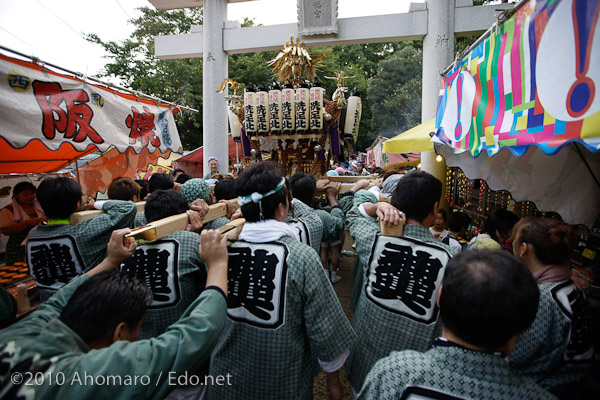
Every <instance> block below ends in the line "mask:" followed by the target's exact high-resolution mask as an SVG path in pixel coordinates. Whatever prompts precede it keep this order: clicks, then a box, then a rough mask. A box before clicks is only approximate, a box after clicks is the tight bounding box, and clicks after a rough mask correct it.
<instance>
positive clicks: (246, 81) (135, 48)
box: [87, 7, 422, 150]
mask: <svg viewBox="0 0 600 400" xmlns="http://www.w3.org/2000/svg"><path fill="white" fill-rule="evenodd" d="M140 11H141V13H142V15H141V16H140V17H139V18H136V19H132V20H131V21H130V23H131V24H133V26H134V27H135V29H134V32H133V33H132V35H131V37H129V38H127V39H125V40H123V41H120V42H113V41H106V42H105V41H103V40H102V39H101V38H100V37H98V36H97V35H96V34H93V33H92V34H89V35H87V38H88V40H89V41H91V42H93V43H96V44H98V45H100V46H102V47H103V48H104V49H105V50H106V51H107V53H108V56H107V58H108V62H107V63H106V65H105V70H104V71H103V73H102V74H101V77H102V76H105V77H106V76H110V77H116V78H118V79H119V80H120V81H121V82H123V85H125V86H127V87H129V88H131V89H133V90H136V91H139V92H142V93H145V94H149V95H152V96H155V97H159V98H162V99H164V100H167V101H170V102H173V103H177V104H180V105H185V106H188V107H191V108H195V109H196V110H199V112H197V113H194V112H189V111H183V112H181V113H179V114H178V115H177V116H176V117H175V121H176V123H177V128H178V130H179V135H180V137H181V141H182V144H183V147H184V149H186V150H192V149H194V148H196V147H198V146H201V145H202V60H201V59H199V58H190V59H174V60H159V59H158V58H157V57H156V56H155V55H154V37H155V36H158V35H172V34H185V33H189V32H190V28H191V26H192V25H199V24H202V19H203V14H202V8H200V7H198V8H189V9H184V10H171V11H158V10H154V9H151V8H149V7H142V8H140ZM253 25H254V22H253V21H252V20H248V19H245V20H244V22H243V23H242V26H243V27H247V26H253ZM285 39H287V38H282V39H281V40H282V45H283V43H284V41H285ZM406 48H410V49H411V50H412V51H413V53H407V51H410V50H406V51H405V49H406ZM421 48H422V44H421V42H396V43H368V44H353V45H346V46H330V47H321V48H312V49H309V50H310V52H311V54H318V53H322V52H326V51H327V52H329V53H330V56H329V57H327V58H326V59H325V65H324V67H323V68H322V70H320V71H318V73H317V75H318V77H319V80H320V82H321V84H322V85H323V87H324V88H325V89H326V96H327V98H331V95H332V94H333V92H334V91H335V89H336V82H335V80H330V79H325V76H330V77H332V76H334V75H335V73H336V72H337V71H345V72H346V73H347V75H348V76H350V77H352V78H350V79H348V80H347V82H346V86H348V87H349V88H350V89H351V90H352V89H354V88H356V89H357V90H358V92H359V93H360V95H361V98H362V102H363V114H362V119H361V124H360V128H359V138H358V143H357V146H356V148H358V149H364V148H365V147H367V146H368V145H370V144H371V142H372V141H373V139H374V138H375V137H376V136H377V134H378V133H380V132H382V131H386V130H392V129H401V128H400V127H402V126H406V124H408V123H410V121H413V120H415V115H417V117H416V118H417V119H418V115H420V104H421V101H420V96H421V91H420V59H419V61H415V60H412V61H411V60H409V59H410V57H409V55H413V56H414V55H415V54H419V55H420V51H419V49H421ZM415 49H416V50H415ZM276 54H277V52H274V51H271V52H262V53H247V54H235V55H231V56H230V57H229V60H228V63H229V78H231V79H233V80H235V81H238V82H240V83H241V84H242V88H244V87H247V86H248V87H256V86H263V87H268V86H270V85H271V84H272V82H273V73H272V71H271V70H270V68H269V67H267V66H266V63H267V61H269V60H270V59H272V58H273V57H275V56H276ZM400 54H403V56H402V57H403V58H402V60H403V61H402V62H405V65H404V64H402V65H404V67H403V66H402V65H401V64H398V62H399V61H398V60H396V59H397V58H398V56H399V55H400ZM385 60H388V61H385ZM391 60H396V61H391ZM382 62H391V64H382ZM382 65H385V67H382ZM394 66H396V67H394ZM382 68H383V69H382ZM390 68H391V69H392V70H394V71H395V69H394V68H396V69H397V68H400V69H402V68H407V70H406V71H396V72H397V73H392V74H389V73H388V72H387V71H388V70H389V69H390ZM417 69H418V71H417ZM417 75H418V77H417ZM383 76H385V82H383V81H382V79H384V78H383ZM373 82H374V83H373ZM396 114H397V115H396Z"/></svg>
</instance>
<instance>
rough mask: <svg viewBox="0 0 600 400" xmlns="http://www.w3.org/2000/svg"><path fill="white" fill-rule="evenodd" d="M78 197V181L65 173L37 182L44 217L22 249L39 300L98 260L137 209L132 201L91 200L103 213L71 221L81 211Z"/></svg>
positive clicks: (126, 225)
mask: <svg viewBox="0 0 600 400" xmlns="http://www.w3.org/2000/svg"><path fill="white" fill-rule="evenodd" d="M82 196H83V194H82V192H81V186H79V183H77V181H75V180H74V179H71V178H68V177H66V176H58V177H46V178H44V180H43V181H42V182H41V183H40V185H39V186H38V189H37V199H38V201H39V202H40V205H41V206H42V209H43V210H44V213H45V214H46V217H47V218H48V222H47V224H42V225H39V226H37V227H35V228H34V229H32V230H31V232H30V233H29V238H28V240H27V246H26V253H27V264H28V265H29V272H30V273H31V275H32V276H33V278H34V280H35V283H36V284H37V286H38V288H39V289H40V296H41V298H42V301H45V300H47V299H48V298H49V297H50V296H52V294H54V293H55V292H56V290H58V289H60V288H61V287H62V286H64V285H65V284H67V283H68V282H70V281H71V280H72V279H73V278H75V277H77V276H79V275H81V274H83V273H84V272H86V271H88V270H90V269H91V268H92V267H94V266H95V265H98V264H99V263H100V261H102V259H103V258H104V256H105V255H106V244H107V243H108V240H109V238H110V235H111V233H112V231H113V230H115V229H120V228H125V227H129V226H132V224H133V220H134V218H135V213H136V211H137V210H136V205H135V204H134V203H133V202H131V201H123V200H108V201H96V202H95V203H94V204H93V207H94V208H96V209H99V210H104V213H103V214H101V215H98V216H96V217H94V218H90V219H87V220H85V221H82V222H80V223H78V224H77V225H71V223H70V220H69V217H70V215H71V214H72V213H74V212H77V211H80V210H81V207H82V201H81V198H82Z"/></svg>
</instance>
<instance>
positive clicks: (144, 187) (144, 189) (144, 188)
mask: <svg viewBox="0 0 600 400" xmlns="http://www.w3.org/2000/svg"><path fill="white" fill-rule="evenodd" d="M135 183H137V184H138V185H140V201H142V200H144V199H145V198H146V196H147V195H148V181H147V180H146V179H136V180H135Z"/></svg>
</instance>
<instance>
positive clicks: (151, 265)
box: [121, 231, 207, 339]
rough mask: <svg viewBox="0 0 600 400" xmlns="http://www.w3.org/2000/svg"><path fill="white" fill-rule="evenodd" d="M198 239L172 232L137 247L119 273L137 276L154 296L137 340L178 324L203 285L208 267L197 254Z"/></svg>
mask: <svg viewBox="0 0 600 400" xmlns="http://www.w3.org/2000/svg"><path fill="white" fill-rule="evenodd" d="M199 245H200V235H198V234H197V233H193V232H188V231H177V232H173V233H171V234H170V235H168V236H166V237H165V238H163V239H161V240H158V241H156V242H152V243H148V244H144V245H142V246H138V248H137V249H136V250H135V254H134V255H133V257H131V259H129V260H128V261H127V262H126V263H124V264H123V265H122V266H121V269H122V270H124V271H127V272H132V273H134V274H135V275H137V276H139V277H140V278H141V279H142V280H143V281H144V282H146V284H149V287H150V289H152V291H153V293H154V299H153V302H152V304H151V305H150V307H149V308H148V312H147V313H146V318H145V319H144V323H143V324H142V326H141V329H140V339H149V338H152V337H156V336H158V335H160V334H161V333H163V332H164V331H165V330H166V329H167V327H169V325H171V324H172V323H173V322H175V321H177V320H178V319H179V317H180V316H181V314H183V312H184V311H185V310H186V309H187V308H188V306H189V305H190V304H191V303H192V302H193V301H194V300H195V299H196V298H197V297H198V296H199V295H200V293H202V290H204V286H205V285H206V273H207V267H206V264H204V261H202V259H201V258H200V255H199V253H198V246H199Z"/></svg>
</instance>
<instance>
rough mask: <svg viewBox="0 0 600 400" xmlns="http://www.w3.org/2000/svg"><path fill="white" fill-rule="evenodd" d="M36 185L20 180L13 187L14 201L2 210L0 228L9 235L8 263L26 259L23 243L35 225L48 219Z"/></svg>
mask: <svg viewBox="0 0 600 400" xmlns="http://www.w3.org/2000/svg"><path fill="white" fill-rule="evenodd" d="M36 190H37V189H36V187H35V186H34V185H33V184H32V183H31V182H19V183H17V184H16V185H15V187H14V188H13V199H12V203H11V204H9V205H7V206H6V207H4V208H3V209H2V210H1V211H0V229H1V230H2V233H3V234H4V235H7V236H8V243H7V244H6V265H12V264H14V263H15V262H19V261H25V246H22V245H21V243H22V242H23V240H25V238H26V237H27V234H28V233H29V231H30V230H31V228H33V227H34V226H37V225H39V224H40V223H41V222H44V221H46V218H45V216H44V211H42V207H40V204H39V203H38V201H37V200H36V197H35V192H36Z"/></svg>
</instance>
